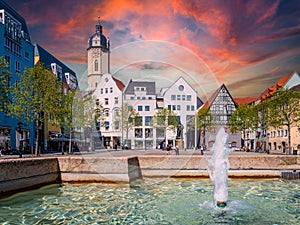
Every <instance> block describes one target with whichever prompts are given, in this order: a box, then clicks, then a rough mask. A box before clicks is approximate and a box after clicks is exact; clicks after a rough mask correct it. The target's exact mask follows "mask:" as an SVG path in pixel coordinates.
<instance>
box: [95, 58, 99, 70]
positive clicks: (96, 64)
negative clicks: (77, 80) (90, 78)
mask: <svg viewBox="0 0 300 225" xmlns="http://www.w3.org/2000/svg"><path fill="white" fill-rule="evenodd" d="M94 64H95V65H94V66H95V71H98V70H99V64H98V60H97V59H96V60H95V62H94Z"/></svg>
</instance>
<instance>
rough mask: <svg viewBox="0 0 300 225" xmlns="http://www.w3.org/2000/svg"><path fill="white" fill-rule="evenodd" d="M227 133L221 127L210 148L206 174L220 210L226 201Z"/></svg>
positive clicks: (229, 150) (228, 151) (228, 149)
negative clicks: (210, 152) (211, 183)
mask: <svg viewBox="0 0 300 225" xmlns="http://www.w3.org/2000/svg"><path fill="white" fill-rule="evenodd" d="M228 136H229V135H228V133H227V132H226V131H225V128H224V127H221V128H220V129H219V131H218V133H217V136H216V141H215V143H214V145H213V147H212V153H213V155H212V157H211V158H210V160H209V161H208V167H207V170H208V174H209V177H210V179H211V181H212V182H213V183H214V202H215V204H216V205H217V206H218V207H220V208H225V207H226V205H227V199H228V169H229V167H230V165H229V161H228V155H229V154H230V153H231V149H230V148H229V147H228Z"/></svg>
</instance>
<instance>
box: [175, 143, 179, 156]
mask: <svg viewBox="0 0 300 225" xmlns="http://www.w3.org/2000/svg"><path fill="white" fill-rule="evenodd" d="M175 153H176V155H179V147H178V145H176V147H175Z"/></svg>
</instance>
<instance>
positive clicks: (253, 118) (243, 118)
mask: <svg viewBox="0 0 300 225" xmlns="http://www.w3.org/2000/svg"><path fill="white" fill-rule="evenodd" d="M258 123H259V118H258V112H257V111H256V109H255V108H254V106H252V105H246V104H242V105H240V106H239V107H238V108H237V109H236V110H235V111H234V113H233V114H232V115H231V117H230V120H229V122H228V126H229V127H230V130H231V131H232V132H235V131H236V130H238V131H242V133H243V142H242V147H244V145H245V140H246V131H247V130H250V131H254V130H256V129H257V127H258Z"/></svg>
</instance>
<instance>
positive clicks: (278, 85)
mask: <svg viewBox="0 0 300 225" xmlns="http://www.w3.org/2000/svg"><path fill="white" fill-rule="evenodd" d="M294 73H295V72H292V73H290V74H288V75H287V76H285V77H282V78H280V79H279V80H278V81H277V83H276V84H274V85H273V86H271V87H269V88H268V89H267V90H265V91H264V92H263V93H262V94H261V95H260V98H261V100H265V99H267V98H271V97H272V96H273V95H274V93H276V92H277V91H278V90H280V89H281V88H282V87H283V86H284V85H285V84H286V82H287V81H288V80H289V79H290V78H291V77H292V76H293V75H294Z"/></svg>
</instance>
